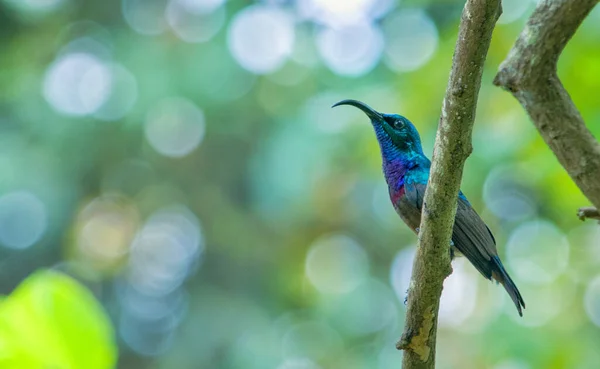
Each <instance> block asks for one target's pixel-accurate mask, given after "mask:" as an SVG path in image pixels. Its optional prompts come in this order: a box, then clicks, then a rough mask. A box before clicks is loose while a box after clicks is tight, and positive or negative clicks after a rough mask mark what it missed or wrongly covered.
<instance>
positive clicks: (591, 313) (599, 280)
mask: <svg viewBox="0 0 600 369" xmlns="http://www.w3.org/2000/svg"><path fill="white" fill-rule="evenodd" d="M583 306H584V308H585V313H586V314H587V316H588V317H589V318H590V320H591V321H592V323H594V325H596V326H597V327H600V275H598V276H597V277H596V278H594V279H592V281H591V282H590V284H589V285H588V286H587V288H586V290H585V295H584V298H583Z"/></svg>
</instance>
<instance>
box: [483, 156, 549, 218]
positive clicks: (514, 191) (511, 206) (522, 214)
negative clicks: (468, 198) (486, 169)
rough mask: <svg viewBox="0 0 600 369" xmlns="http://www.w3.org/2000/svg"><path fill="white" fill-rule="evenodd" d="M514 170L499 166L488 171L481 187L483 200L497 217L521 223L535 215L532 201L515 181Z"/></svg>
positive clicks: (523, 188) (522, 187)
mask: <svg viewBox="0 0 600 369" xmlns="http://www.w3.org/2000/svg"><path fill="white" fill-rule="evenodd" d="M516 171H517V170H516V168H514V167H511V166H499V167H496V168H494V169H493V170H492V171H490V173H489V175H488V176H487V178H486V179H485V183H484V185H483V200H484V201H485V204H486V206H487V207H488V209H490V210H491V211H492V213H494V215H496V216H497V217H499V218H501V219H504V220H508V221H514V222H517V221H523V220H526V219H528V218H532V217H534V216H535V215H536V212H537V211H536V206H535V201H534V199H532V198H531V196H530V194H529V193H528V191H526V188H525V187H524V186H523V185H521V184H519V182H518V180H517V179H515V178H514V177H515V172H516Z"/></svg>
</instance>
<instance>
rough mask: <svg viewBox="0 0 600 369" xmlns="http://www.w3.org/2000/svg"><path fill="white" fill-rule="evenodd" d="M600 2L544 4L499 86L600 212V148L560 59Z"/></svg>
mask: <svg viewBox="0 0 600 369" xmlns="http://www.w3.org/2000/svg"><path fill="white" fill-rule="evenodd" d="M597 3H598V0H542V1H540V3H539V4H538V6H537V8H536V9H535V11H534V12H533V14H532V15H531V18H529V21H528V22H527V25H526V26H525V29H524V30H523V32H521V35H520V36H519V38H518V40H517V42H516V43H515V45H514V46H513V48H512V50H511V51H510V52H509V54H508V56H507V58H506V60H505V61H504V62H503V63H502V65H500V71H499V72H498V74H497V75H496V78H495V79H494V84H495V85H496V86H500V87H502V88H504V89H505V90H507V91H510V92H511V93H512V94H513V96H514V97H515V98H516V99H517V100H518V101H519V102H520V103H521V105H523V108H524V109H525V110H526V111H527V113H528V114H529V117H530V118H531V120H532V121H533V124H534V125H535V126H536V128H537V129H538V131H539V132H540V135H541V136H542V137H543V139H544V141H545V142H546V144H547V145H548V146H549V147H550V149H551V150H552V151H553V152H554V155H556V157H557V158H558V161H559V162H560V164H561V165H562V166H563V167H564V168H565V169H566V171H567V172H568V173H569V175H570V176H571V178H572V179H573V181H574V182H575V183H576V184H577V186H578V187H579V189H580V190H581V191H582V192H583V194H584V195H585V196H586V197H587V198H588V199H589V200H590V202H591V203H592V204H594V205H595V206H596V208H600V180H599V178H600V144H598V141H596V139H595V138H594V136H593V135H592V133H591V132H590V131H589V130H588V129H587V127H586V126H585V123H584V121H583V118H582V117H581V114H579V111H578V110H577V108H576V107H575V104H573V101H572V100H571V98H570V96H569V94H568V92H567V91H566V90H565V88H564V87H563V85H562V84H561V82H560V80H559V79H558V76H557V74H556V65H557V63H558V58H559V56H560V54H561V52H562V51H563V49H564V48H565V46H566V45H567V42H569V40H570V39H571V37H572V36H573V35H574V34H575V31H577V28H578V27H579V25H580V24H581V22H582V21H583V19H585V17H586V16H587V15H588V14H589V12H590V11H591V10H592V9H593V8H594V6H595V5H596V4H597Z"/></svg>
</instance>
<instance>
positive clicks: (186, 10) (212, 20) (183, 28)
mask: <svg viewBox="0 0 600 369" xmlns="http://www.w3.org/2000/svg"><path fill="white" fill-rule="evenodd" d="M204 5H206V6H204ZM214 5H218V0H214V1H197V0H171V1H170V2H169V5H168V6H167V10H166V18H167V22H168V23H169V25H170V26H171V28H172V29H173V31H174V32H175V34H177V36H178V37H179V38H180V39H182V40H183V41H185V42H190V43H196V42H206V41H208V40H210V39H211V38H213V37H214V36H215V35H216V34H217V32H219V30H220V29H221V27H223V24H224V23H225V9H224V8H222V7H221V8H218V9H216V10H215V11H214V12H208V13H207V12H206V10H209V9H212V7H213V6H214Z"/></svg>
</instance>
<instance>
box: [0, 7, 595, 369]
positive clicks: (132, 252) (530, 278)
mask: <svg viewBox="0 0 600 369" xmlns="http://www.w3.org/2000/svg"><path fill="white" fill-rule="evenodd" d="M503 3H504V5H503V6H504V13H503V15H502V17H501V18H500V20H499V24H498V26H497V28H496V30H495V33H494V38H493V41H492V45H491V49H490V53H489V56H488V59H487V63H486V70H485V72H484V76H483V85H482V88H481V94H480V99H479V106H478V113H477V122H476V124H475V130H474V134H473V146H474V152H473V154H472V155H471V157H470V158H469V160H468V161H467V165H466V168H465V174H464V178H463V186H462V189H463V191H464V192H465V193H466V194H467V196H468V197H469V199H470V201H471V202H472V203H473V205H474V207H475V208H476V209H477V210H478V212H479V213H480V214H481V215H482V216H483V218H484V219H485V220H486V222H487V223H488V225H489V226H490V228H491V229H492V231H493V232H494V234H495V235H496V240H497V241H498V248H499V252H500V255H501V256H502V258H503V259H504V260H505V265H506V266H507V269H508V270H509V272H510V273H511V275H512V276H513V279H514V280H515V282H516V283H517V285H518V286H519V288H520V290H521V292H522V294H523V296H524V298H525V301H526V303H527V309H526V310H525V314H524V317H523V318H519V317H518V315H517V312H516V311H515V308H514V306H513V304H512V302H511V301H510V299H509V298H508V296H507V295H506V293H505V291H504V290H503V289H502V288H501V287H499V286H496V285H494V284H492V283H490V282H488V281H486V280H484V279H483V278H482V277H481V276H480V275H478V273H477V272H476V271H475V269H474V268H473V267H472V266H471V265H469V264H468V263H466V262H465V261H464V260H457V261H455V262H454V274H452V276H450V277H449V278H448V279H447V280H446V282H445V289H444V292H443V296H442V306H441V312H440V317H439V320H440V322H439V325H440V334H439V336H438V354H437V355H438V367H439V368H466V369H468V368H491V369H531V368H598V367H599V365H600V364H599V363H600V351H599V350H598V347H599V346H600V328H599V327H600V231H599V230H600V228H599V226H598V224H597V223H596V222H593V221H588V222H585V223H582V222H581V221H579V220H578V219H577V217H576V210H577V208H578V207H580V206H585V205H588V202H587V201H586V199H585V198H584V197H583V196H582V195H581V194H580V192H579V190H578V189H577V188H576V186H575V185H574V184H573V183H572V182H571V180H570V179H569V177H568V176H567V174H566V173H565V171H564V170H563V169H562V168H561V167H560V166H559V164H558V163H557V161H556V160H555V158H554V156H553V155H552V153H551V152H550V151H549V149H548V148H547V147H546V146H545V145H544V143H543V141H542V140H541V139H540V138H539V136H538V134H537V132H536V131H535V129H534V128H533V126H532V124H531V123H530V122H529V121H528V118H527V116H526V115H525V113H524V112H523V110H522V108H521V107H520V106H519V105H518V103H517V102H516V101H515V100H514V99H513V98H512V97H511V96H510V94H508V93H506V92H504V91H502V90H500V89H499V88H496V87H494V86H492V79H493V77H494V75H495V71H496V70H497V68H498V65H499V63H500V62H501V61H502V60H503V59H504V57H505V56H506V54H507V52H508V50H509V49H510V47H511V46H512V44H513V42H514V40H515V39H516V37H517V35H518V33H519V32H520V31H521V29H522V28H523V25H524V23H525V21H526V19H527V17H528V16H529V14H531V12H532V10H533V8H534V6H535V3H536V2H535V1H533V0H532V1H526V0H507V1H504V2H503ZM463 4H464V2H463V1H454V0H446V1H443V0H442V1H433V0H432V1H416V0H415V1H409V0H406V1H403V2H398V1H395V0H295V1H294V0H281V1H277V0H273V1H262V2H260V1H258V2H251V1H241V0H229V1H225V0H121V1H119V0H106V1H76V0H0V42H1V43H0V45H1V46H0V86H1V87H0V246H1V247H0V292H1V293H3V294H9V293H11V291H12V290H13V289H14V288H15V286H17V285H18V284H19V283H20V282H21V281H23V280H24V278H26V277H27V276H28V275H30V274H31V273H33V272H34V271H35V270H37V269H40V268H53V269H55V270H61V271H64V272H66V273H68V274H70V275H72V276H75V277H76V278H77V279H78V280H80V281H81V282H82V283H84V284H85V285H86V286H87V287H89V289H90V290H91V291H92V292H93V294H94V295H95V297H96V298H97V299H98V301H99V302H100V303H101V304H102V306H103V307H104V308H105V309H106V311H107V313H108V315H109V316H110V320H111V322H112V325H113V327H114V330H115V337H116V338H115V339H116V341H117V343H118V346H119V358H118V364H117V367H118V368H124V369H125V368H127V369H129V368H135V369H144V368H152V369H163V368H164V369H166V368H178V369H179V368H181V369H185V368H200V369H203V368H223V369H234V368H244V369H268V368H273V369H319V368H321V369H329V368H344V369H354V368H356V369H359V368H369V369H388V368H399V367H400V363H401V355H402V354H401V353H400V352H399V351H396V350H395V347H394V344H395V342H396V340H397V339H398V338H399V337H400V334H401V332H402V327H403V321H404V314H405V306H404V304H403V300H404V297H405V293H406V290H407V288H408V280H409V277H410V273H411V265H412V257H413V254H414V250H415V244H416V237H415V236H414V235H413V234H412V233H411V232H410V231H409V230H408V229H407V228H405V226H404V225H403V224H402V223H401V221H400V219H399V218H398V216H397V215H396V214H395V213H394V210H393V208H392V206H391V204H390V203H389V199H388V194H387V188H386V186H385V184H384V180H383V176H382V173H381V159H380V155H379V148H378V146H377V143H376V140H375V137H374V135H373V132H372V128H371V127H370V124H369V122H368V120H367V119H366V117H365V116H364V115H363V114H362V113H361V112H360V111H358V110H357V109H352V108H337V109H330V106H331V105H332V104H333V103H335V102H337V101H339V100H341V99H344V98H354V99H359V100H362V101H365V102H366V103H368V104H370V105H371V106H372V107H374V108H375V109H377V110H379V111H383V112H388V113H400V114H403V115H405V116H407V117H408V118H409V119H411V120H412V121H413V122H414V123H415V125H416V126H417V128H418V129H419V130H420V132H421V135H422V139H423V144H424V149H425V152H426V153H427V154H428V155H430V154H431V151H432V146H433V142H434V136H435V129H436V126H437V122H438V118H439V114H440V108H441V101H442V97H443V93H444V90H445V87H446V82H447V78H448V74H449V70H450V63H451V58H452V53H453V48H454V43H455V38H456V32H457V25H458V21H459V18H460V13H461V10H462V6H463ZM599 43H600V9H596V10H595V11H594V12H593V13H592V14H591V15H590V16H589V18H588V19H587V20H586V21H585V23H584V24H583V26H582V27H581V29H580V31H579V32H578V34H577V35H576V36H575V38H574V39H573V40H572V42H571V43H569V45H568V47H567V49H566V51H565V53H564V55H563V56H562V58H561V60H560V65H559V69H560V76H561V77H562V79H563V81H564V83H565V85H566V87H567V89H568V90H569V92H570V94H571V96H572V97H573V99H574V100H575V102H576V104H577V106H578V107H579V108H580V109H581V112H582V114H583V116H584V118H585V119H586V121H587V122H588V125H589V127H590V129H591V130H592V131H593V132H594V133H595V134H596V136H597V137H598V136H599V135H600V125H599V124H597V122H598V121H600V105H599V104H598V97H597V96H598V91H599V90H600V47H598V45H599ZM80 344H81V345H83V346H82V347H84V349H85V345H86V343H85V342H81V343H80Z"/></svg>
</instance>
